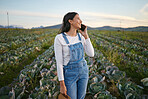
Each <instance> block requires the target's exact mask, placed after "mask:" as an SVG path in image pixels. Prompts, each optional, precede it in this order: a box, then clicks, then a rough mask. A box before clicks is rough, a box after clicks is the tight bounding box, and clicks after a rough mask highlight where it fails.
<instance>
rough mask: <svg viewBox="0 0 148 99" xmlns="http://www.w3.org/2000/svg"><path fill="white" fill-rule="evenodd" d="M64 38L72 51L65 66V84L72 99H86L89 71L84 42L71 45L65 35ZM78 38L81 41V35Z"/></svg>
mask: <svg viewBox="0 0 148 99" xmlns="http://www.w3.org/2000/svg"><path fill="white" fill-rule="evenodd" d="M62 34H63V37H64V39H65V41H66V43H67V44H68V47H69V49H70V60H69V62H68V64H67V65H64V67H63V71H64V82H65V85H66V88H67V94H68V95H69V96H70V97H71V99H84V98H85V95H86V90H87V83H88V76H89V74H88V73H89V70H88V66H87V61H86V60H85V58H84V48H83V45H82V42H79V43H75V44H71V45H70V44H69V41H68V39H67V37H66V35H65V34H64V33H62ZM77 34H78V37H79V40H80V41H81V38H80V35H79V33H77Z"/></svg>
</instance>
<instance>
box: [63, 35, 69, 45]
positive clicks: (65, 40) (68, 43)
mask: <svg viewBox="0 0 148 99" xmlns="http://www.w3.org/2000/svg"><path fill="white" fill-rule="evenodd" d="M62 34H63V37H64V39H65V41H66V43H67V44H69V41H68V39H67V37H66V35H65V34H64V33H62Z"/></svg>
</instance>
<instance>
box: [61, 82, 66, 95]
mask: <svg viewBox="0 0 148 99" xmlns="http://www.w3.org/2000/svg"><path fill="white" fill-rule="evenodd" d="M60 92H61V93H62V94H65V95H67V89H66V86H65V83H64V80H62V81H60Z"/></svg>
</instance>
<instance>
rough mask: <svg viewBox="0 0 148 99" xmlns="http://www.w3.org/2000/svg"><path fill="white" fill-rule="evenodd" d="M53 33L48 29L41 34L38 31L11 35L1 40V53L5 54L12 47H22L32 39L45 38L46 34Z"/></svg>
mask: <svg viewBox="0 0 148 99" xmlns="http://www.w3.org/2000/svg"><path fill="white" fill-rule="evenodd" d="M50 34H51V32H50V31H49V32H48V31H47V32H45V33H41V34H36V33H25V34H23V35H21V34H20V35H18V36H15V35H14V36H13V35H12V36H10V37H6V36H5V38H3V39H1V42H0V52H1V55H3V54H4V53H7V52H9V51H10V50H11V49H14V47H15V49H16V48H18V47H21V46H23V45H27V43H28V42H30V41H35V40H38V39H39V38H43V37H46V36H49V35H50ZM2 41H5V42H2Z"/></svg>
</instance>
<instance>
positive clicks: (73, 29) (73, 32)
mask: <svg viewBox="0 0 148 99" xmlns="http://www.w3.org/2000/svg"><path fill="white" fill-rule="evenodd" d="M66 33H67V34H68V35H69V36H77V30H76V29H75V28H70V30H69V31H68V32H66Z"/></svg>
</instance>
